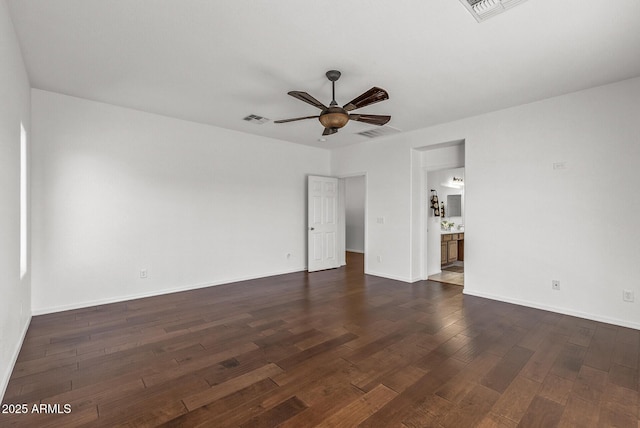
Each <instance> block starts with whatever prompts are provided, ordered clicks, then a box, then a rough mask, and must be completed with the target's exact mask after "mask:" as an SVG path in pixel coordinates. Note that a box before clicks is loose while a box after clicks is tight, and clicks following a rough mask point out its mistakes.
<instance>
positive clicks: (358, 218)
mask: <svg viewBox="0 0 640 428" xmlns="http://www.w3.org/2000/svg"><path fill="white" fill-rule="evenodd" d="M344 184H345V227H346V247H347V251H355V252H357V253H364V213H365V209H364V208H365V191H366V188H365V176H364V175H360V176H356V177H346V178H345V179H344Z"/></svg>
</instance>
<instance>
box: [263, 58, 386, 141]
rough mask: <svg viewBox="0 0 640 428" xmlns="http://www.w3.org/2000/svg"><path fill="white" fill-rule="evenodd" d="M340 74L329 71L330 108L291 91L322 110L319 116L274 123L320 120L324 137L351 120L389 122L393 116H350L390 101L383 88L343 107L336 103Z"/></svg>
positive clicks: (373, 122) (374, 122) (375, 88)
mask: <svg viewBox="0 0 640 428" xmlns="http://www.w3.org/2000/svg"><path fill="white" fill-rule="evenodd" d="M340 74H341V73H340V72H339V71H338V70H329V71H327V73H326V75H327V79H329V80H330V81H331V89H332V96H333V99H332V100H331V103H330V104H329V107H327V106H325V105H324V104H322V103H321V102H320V101H318V100H316V99H315V98H313V97H312V96H311V95H309V94H308V93H306V92H302V91H291V92H289V93H288V94H289V95H291V96H292V97H294V98H297V99H299V100H300V101H304V102H305V103H307V104H311V105H312V106H314V107H317V108H319V109H320V110H322V113H320V115H319V116H305V117H296V118H293V119H283V120H276V121H274V123H286V122H294V121H296V120H304V119H314V118H317V119H318V120H320V123H321V124H322V126H324V132H323V133H322V135H331V134H335V133H336V132H338V129H340V128H342V127H343V126H345V125H346V124H347V122H349V120H357V121H358V122H364V123H369V124H371V125H379V126H381V125H384V124H385V123H387V122H389V120H390V119H391V116H381V115H377V114H350V113H348V112H350V111H351V110H355V109H358V108H361V107H365V106H368V105H371V104H374V103H377V102H380V101H384V100H388V99H389V94H388V93H387V91H385V90H384V89H382V88H378V87H375V86H374V87H373V88H371V89H369V90H368V91H367V92H365V93H363V94H362V95H360V96H358V97H356V98H354V99H353V100H351V101H349V102H348V103H346V104H345V105H344V106H343V107H340V106H338V103H337V102H336V80H338V79H339V78H340Z"/></svg>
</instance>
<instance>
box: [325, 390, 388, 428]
mask: <svg viewBox="0 0 640 428" xmlns="http://www.w3.org/2000/svg"><path fill="white" fill-rule="evenodd" d="M396 395H397V393H396V392H395V391H393V390H391V389H389V388H387V387H386V386H384V385H378V386H377V387H375V388H374V389H372V390H371V391H369V392H368V393H366V394H365V395H364V396H362V397H361V398H359V399H358V400H356V401H354V402H352V403H350V404H348V405H346V406H345V407H343V408H342V409H340V411H338V412H336V413H335V414H333V415H332V416H331V417H329V418H327V419H325V420H324V421H322V423H320V424H318V425H317V426H318V428H349V427H354V426H358V424H360V422H362V421H364V420H365V419H367V418H368V417H370V416H371V415H373V414H374V413H375V412H377V411H378V409H380V408H381V407H383V406H384V405H385V404H387V403H388V402H389V401H391V400H392V399H393V398H394V397H395V396H396Z"/></svg>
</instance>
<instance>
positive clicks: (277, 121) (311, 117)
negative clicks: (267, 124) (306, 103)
mask: <svg viewBox="0 0 640 428" xmlns="http://www.w3.org/2000/svg"><path fill="white" fill-rule="evenodd" d="M319 117H320V116H305V117H294V118H293V119H282V120H274V121H273V123H287V122H295V121H296V120H304V119H314V118H315V119H317V118H319Z"/></svg>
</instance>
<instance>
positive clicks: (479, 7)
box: [460, 0, 527, 22]
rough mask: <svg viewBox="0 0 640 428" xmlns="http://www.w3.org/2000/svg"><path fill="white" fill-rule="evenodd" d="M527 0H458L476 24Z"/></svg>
mask: <svg viewBox="0 0 640 428" xmlns="http://www.w3.org/2000/svg"><path fill="white" fill-rule="evenodd" d="M525 1H527V0H460V2H461V3H462V4H463V5H464V6H465V7H466V8H467V10H468V11H469V12H471V15H473V17H474V18H475V19H476V21H478V22H482V21H485V20H487V19H489V18H491V17H493V16H496V15H498V14H500V13H502V12H504V11H506V10H508V9H511V8H512V7H514V6H517V5H519V4H520V3H524V2H525Z"/></svg>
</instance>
